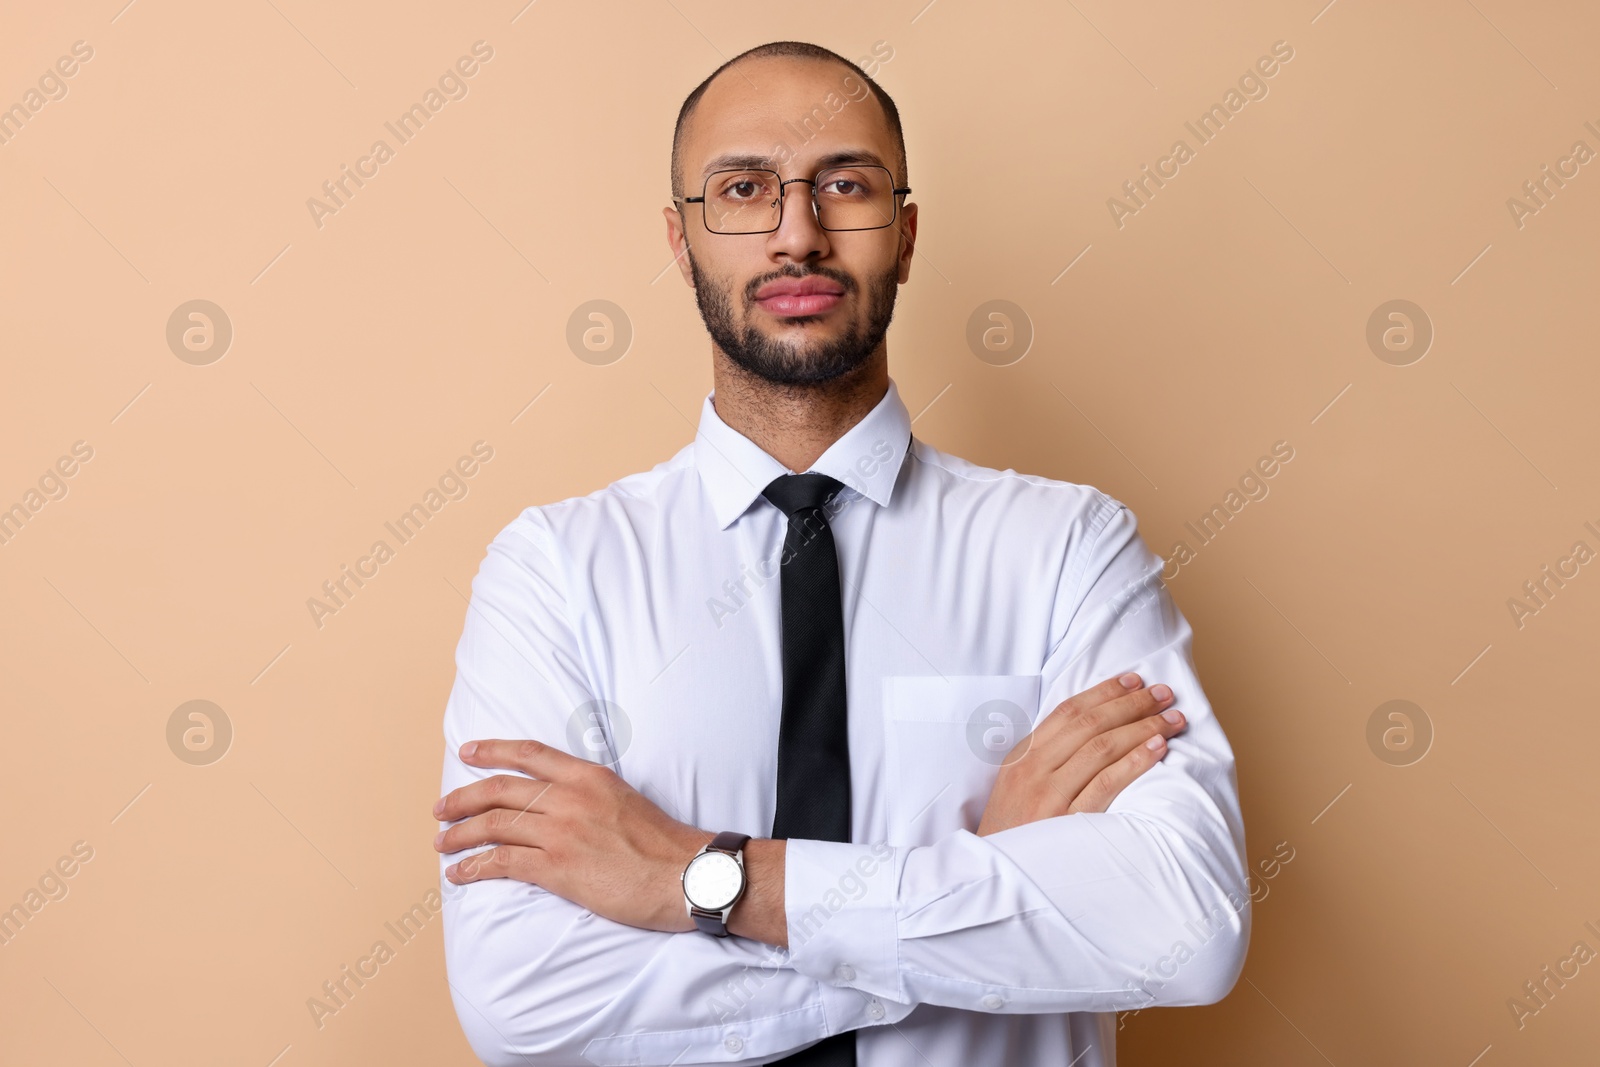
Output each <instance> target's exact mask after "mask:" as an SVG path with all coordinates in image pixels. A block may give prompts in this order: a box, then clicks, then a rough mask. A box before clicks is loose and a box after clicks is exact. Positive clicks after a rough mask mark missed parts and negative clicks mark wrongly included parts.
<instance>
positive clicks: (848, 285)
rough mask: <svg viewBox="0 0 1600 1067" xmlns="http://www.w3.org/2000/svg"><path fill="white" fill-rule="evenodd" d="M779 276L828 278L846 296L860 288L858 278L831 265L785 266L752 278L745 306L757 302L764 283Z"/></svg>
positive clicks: (745, 296) (746, 288) (745, 291)
mask: <svg viewBox="0 0 1600 1067" xmlns="http://www.w3.org/2000/svg"><path fill="white" fill-rule="evenodd" d="M779 278H826V279H828V280H829V281H831V282H835V283H837V284H838V285H839V286H840V287H841V288H842V289H844V292H845V295H846V296H849V295H850V294H852V293H854V292H855V291H856V290H857V289H858V288H859V286H857V285H856V280H855V279H854V278H852V277H850V275H848V274H846V273H844V271H839V270H833V269H832V268H829V267H813V268H811V269H810V270H804V269H802V268H800V267H785V268H784V269H783V270H780V271H776V272H774V273H772V274H765V275H762V276H761V277H759V278H752V279H750V282H749V283H748V284H747V285H746V286H745V287H744V302H745V306H746V307H748V306H750V305H751V304H754V303H755V302H756V293H757V292H758V291H759V290H760V289H761V287H762V286H763V285H766V284H767V283H768V282H771V281H776V280H777V279H779Z"/></svg>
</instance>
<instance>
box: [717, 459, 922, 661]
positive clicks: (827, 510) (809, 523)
mask: <svg viewBox="0 0 1600 1067" xmlns="http://www.w3.org/2000/svg"><path fill="white" fill-rule="evenodd" d="M893 458H894V450H893V449H892V448H890V447H889V442H887V441H885V440H883V439H882V438H879V439H878V440H876V441H874V442H872V450H871V451H870V452H869V453H867V454H866V455H863V456H862V457H861V458H859V459H858V460H856V463H855V467H854V471H853V473H854V474H859V475H860V476H861V477H863V478H871V477H872V476H873V475H874V474H876V473H877V472H878V469H879V468H880V467H882V466H883V465H884V464H886V463H888V462H889V461H890V460H892V459H893ZM843 480H844V483H845V486H846V488H848V489H850V490H851V492H849V493H845V492H842V491H841V492H838V493H835V494H834V495H833V496H831V497H829V498H828V499H827V500H825V501H824V502H823V504H822V507H821V508H819V509H818V510H819V511H820V512H821V513H822V515H821V518H820V519H819V518H818V516H817V513H816V512H812V513H810V514H807V515H806V516H805V518H803V519H801V520H800V526H801V534H800V547H801V548H802V549H803V548H804V547H805V546H806V545H808V544H810V543H811V540H812V539H813V538H814V537H816V536H817V534H819V533H820V532H821V531H822V527H823V524H824V522H826V523H827V524H829V525H830V526H831V524H832V522H833V520H834V518H835V517H836V516H837V515H838V514H839V513H840V512H841V511H843V510H844V509H845V507H846V506H848V505H849V504H850V503H851V502H852V501H854V500H859V499H860V497H861V494H860V490H859V489H858V488H856V486H854V485H852V484H851V482H853V481H854V480H855V479H854V477H852V476H850V475H847V476H846V477H845V479H843ZM793 558H794V551H793V550H791V549H790V548H789V539H788V536H787V535H785V537H784V544H783V547H782V548H780V549H778V550H777V551H775V552H770V553H768V554H767V555H765V556H763V557H761V558H760V559H758V560H757V561H756V562H755V565H754V566H751V565H750V564H749V563H741V564H740V565H739V575H738V577H736V578H729V579H727V580H726V581H724V582H723V583H722V594H723V596H725V597H727V598H728V599H727V600H726V601H724V600H720V599H718V598H717V597H716V596H714V595H713V596H709V597H706V610H707V611H709V612H710V613H711V621H712V622H714V623H715V624H716V626H717V629H719V630H720V629H722V627H723V624H724V623H725V622H726V621H727V620H728V619H729V618H731V617H732V616H734V615H737V614H739V612H741V611H743V610H744V608H745V606H746V605H747V604H749V603H751V602H752V601H754V600H755V599H756V596H757V594H758V593H759V592H760V591H761V590H763V589H765V588H766V587H767V583H768V582H770V581H771V580H772V579H774V578H776V577H777V576H778V574H779V573H780V571H781V568H782V567H783V566H784V565H785V564H787V563H788V562H789V561H790V560H791V559H793ZM752 581H753V582H754V583H755V589H754V590H752V589H751V588H750V587H749V584H748V583H750V582H752Z"/></svg>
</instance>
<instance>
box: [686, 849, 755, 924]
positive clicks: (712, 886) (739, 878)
mask: <svg viewBox="0 0 1600 1067" xmlns="http://www.w3.org/2000/svg"><path fill="white" fill-rule="evenodd" d="M743 885H744V868H743V867H741V866H739V861H738V860H736V859H734V858H733V857H732V856H730V855H728V854H727V853H726V852H702V853H701V854H700V855H698V856H696V857H695V858H694V859H693V860H691V861H690V863H689V867H688V869H687V870H685V871H684V872H683V894H684V896H686V897H688V898H689V903H691V904H693V905H694V906H695V907H697V908H700V909H702V910H704V911H721V910H722V909H723V908H726V907H727V906H728V905H729V904H732V903H733V902H734V900H735V899H736V898H737V897H738V895H739V889H740V887H742V886H743Z"/></svg>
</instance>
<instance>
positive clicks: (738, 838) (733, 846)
mask: <svg viewBox="0 0 1600 1067" xmlns="http://www.w3.org/2000/svg"><path fill="white" fill-rule="evenodd" d="M749 840H750V835H749V834H739V833H734V832H733V831H732V830H724V831H722V832H721V833H720V834H718V835H717V836H716V837H713V838H712V839H711V841H710V843H709V844H707V845H706V847H707V848H714V849H716V850H717V851H718V852H738V851H739V850H740V849H742V848H744V846H745V844H746V842H748V841H749Z"/></svg>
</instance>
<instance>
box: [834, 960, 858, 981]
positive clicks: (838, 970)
mask: <svg viewBox="0 0 1600 1067" xmlns="http://www.w3.org/2000/svg"><path fill="white" fill-rule="evenodd" d="M833 976H834V977H835V978H837V979H839V981H841V982H853V981H855V980H856V969H855V968H854V967H852V966H850V965H849V964H848V963H841V964H839V966H837V967H835V968H834V969H833Z"/></svg>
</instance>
